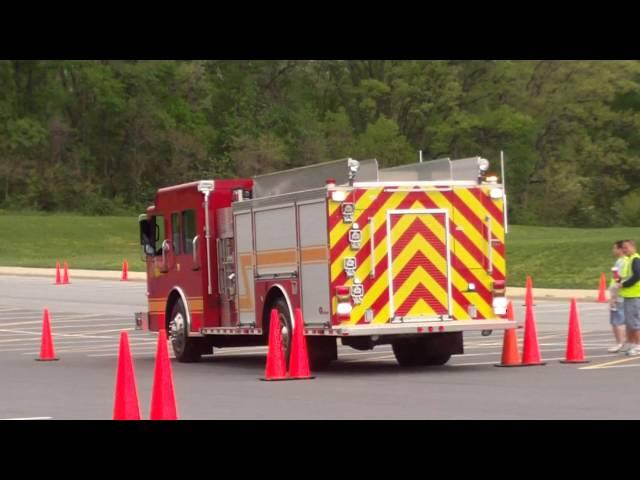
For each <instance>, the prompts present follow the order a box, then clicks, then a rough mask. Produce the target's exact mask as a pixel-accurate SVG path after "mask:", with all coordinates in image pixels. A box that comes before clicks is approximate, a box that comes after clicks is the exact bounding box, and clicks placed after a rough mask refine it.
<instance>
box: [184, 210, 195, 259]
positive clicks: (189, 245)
mask: <svg viewBox="0 0 640 480" xmlns="http://www.w3.org/2000/svg"><path fill="white" fill-rule="evenodd" d="M182 232H183V236H182V245H183V246H184V253H193V238H194V237H195V236H196V212H195V210H185V211H184V212H182Z"/></svg>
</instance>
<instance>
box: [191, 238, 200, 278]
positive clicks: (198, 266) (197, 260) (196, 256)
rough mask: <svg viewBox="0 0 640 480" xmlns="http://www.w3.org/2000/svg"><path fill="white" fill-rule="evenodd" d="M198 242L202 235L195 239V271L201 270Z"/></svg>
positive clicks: (193, 241)
mask: <svg viewBox="0 0 640 480" xmlns="http://www.w3.org/2000/svg"><path fill="white" fill-rule="evenodd" d="M198 240H200V235H196V236H195V237H193V240H192V243H193V270H200V256H199V255H198Z"/></svg>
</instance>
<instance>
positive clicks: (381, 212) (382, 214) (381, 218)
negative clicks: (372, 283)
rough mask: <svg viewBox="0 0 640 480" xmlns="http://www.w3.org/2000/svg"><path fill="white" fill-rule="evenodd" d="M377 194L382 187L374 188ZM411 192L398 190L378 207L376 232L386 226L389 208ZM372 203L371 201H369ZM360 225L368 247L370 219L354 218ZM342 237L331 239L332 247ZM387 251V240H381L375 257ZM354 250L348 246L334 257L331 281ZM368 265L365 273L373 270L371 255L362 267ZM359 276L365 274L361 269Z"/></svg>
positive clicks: (378, 257) (363, 240)
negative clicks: (361, 273) (344, 259)
mask: <svg viewBox="0 0 640 480" xmlns="http://www.w3.org/2000/svg"><path fill="white" fill-rule="evenodd" d="M374 190H375V192H376V194H379V193H380V191H381V190H382V189H377V188H376V189H374ZM408 193H409V192H398V193H394V194H393V195H391V196H390V197H389V198H388V199H387V201H386V202H385V203H384V204H383V205H382V206H381V207H380V208H379V209H378V211H377V212H375V214H374V215H373V223H374V225H375V228H376V232H377V231H378V230H379V229H380V228H383V227H384V228H386V225H385V219H386V216H387V210H393V209H394V208H396V207H397V206H398V205H399V204H400V203H401V202H402V201H403V200H404V198H405V197H406V196H407V194H408ZM362 197H365V195H363V196H362ZM369 203H371V202H369ZM356 213H357V214H358V213H359V214H360V215H362V213H363V212H356ZM354 220H355V221H356V222H357V223H358V225H360V228H361V229H362V242H361V245H365V247H364V248H367V246H368V245H367V244H368V243H369V239H370V238H371V231H370V229H369V227H368V223H369V222H368V219H367V218H362V219H361V218H360V216H358V217H357V218H355V219H354ZM349 227H350V225H347V230H348V229H349ZM339 239H340V237H338V238H336V239H335V241H334V240H333V239H332V240H331V242H332V243H331V247H333V246H334V245H335V244H336V243H337V242H338V240H339ZM379 250H380V251H379ZM385 251H386V242H384V241H383V242H381V243H380V244H379V245H376V250H375V257H376V259H378V260H379V259H380V258H382V257H381V256H382V255H383V253H384V252H385ZM351 252H352V250H351V247H349V246H347V248H345V249H344V251H342V252H341V253H340V255H338V256H336V257H335V258H334V261H333V263H332V264H331V281H332V282H333V281H335V279H336V278H338V275H340V273H341V272H342V270H343V267H342V261H343V258H344V257H349V256H352V254H351ZM365 265H366V270H365V272H366V273H365V274H368V273H369V272H370V271H371V259H370V258H369V257H367V260H366V261H365V262H363V265H361V266H362V267H364V266H365ZM357 274H358V276H359V278H363V276H360V273H359V270H358V272H357Z"/></svg>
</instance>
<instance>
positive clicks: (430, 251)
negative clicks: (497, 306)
mask: <svg viewBox="0 0 640 480" xmlns="http://www.w3.org/2000/svg"><path fill="white" fill-rule="evenodd" d="M423 217H424V218H423V219H421V220H423V222H424V221H426V222H427V227H428V228H429V230H431V231H433V232H434V234H435V235H436V236H437V237H438V238H440V239H441V240H442V241H443V243H444V239H445V233H446V232H445V229H444V227H442V226H441V225H440V223H438V221H437V220H435V219H434V218H433V217H432V216H431V215H425V216H423ZM419 248H420V250H421V251H422V253H423V254H424V255H425V256H426V257H427V258H429V259H430V260H431V261H432V262H433V263H434V265H435V266H436V268H437V269H438V270H439V271H440V273H441V274H442V275H444V276H445V277H446V276H447V264H446V256H445V257H443V256H441V254H440V253H439V252H437V251H436V250H435V248H433V246H432V245H431V244H430V243H428V242H427V241H426V240H424V239H423V238H421V242H420V245H419ZM451 255H452V254H451ZM452 256H453V255H452ZM451 272H452V275H453V278H452V279H451V280H452V287H453V288H456V289H458V290H460V291H465V290H466V289H467V282H466V281H465V280H464V279H463V278H462V276H461V275H460V274H459V273H458V272H457V270H455V269H454V268H453V266H452V267H451ZM451 301H452V307H453V308H452V312H451V313H452V314H453V316H454V318H456V319H462V318H465V317H466V318H469V314H468V313H467V311H466V309H465V308H463V307H462V306H461V305H460V304H459V303H458V302H456V301H455V299H454V298H451ZM474 303H475V302H474ZM485 306H486V304H485Z"/></svg>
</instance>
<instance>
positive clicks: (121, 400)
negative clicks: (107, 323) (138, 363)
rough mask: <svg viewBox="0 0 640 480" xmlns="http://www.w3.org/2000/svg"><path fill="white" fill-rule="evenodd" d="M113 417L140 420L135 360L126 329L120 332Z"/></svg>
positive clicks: (115, 418)
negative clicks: (134, 367) (132, 357)
mask: <svg viewBox="0 0 640 480" xmlns="http://www.w3.org/2000/svg"><path fill="white" fill-rule="evenodd" d="M113 419H114V420H140V404H139V403H138V390H137V388H136V374H135V371H134V369H133V360H132V359H131V351H130V350H129V335H128V334H127V331H126V330H123V331H122V332H121V333H120V350H119V352H118V371H117V373H116V393H115V400H114V405H113Z"/></svg>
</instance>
